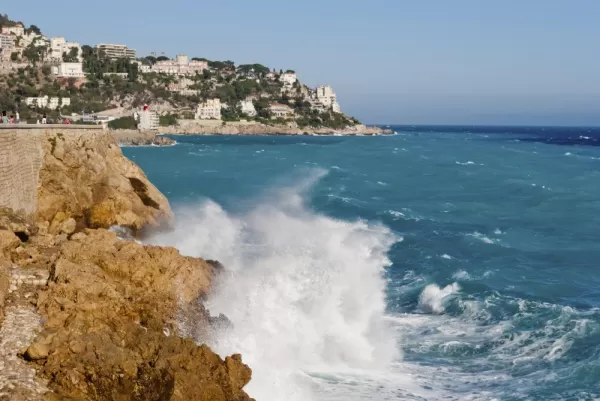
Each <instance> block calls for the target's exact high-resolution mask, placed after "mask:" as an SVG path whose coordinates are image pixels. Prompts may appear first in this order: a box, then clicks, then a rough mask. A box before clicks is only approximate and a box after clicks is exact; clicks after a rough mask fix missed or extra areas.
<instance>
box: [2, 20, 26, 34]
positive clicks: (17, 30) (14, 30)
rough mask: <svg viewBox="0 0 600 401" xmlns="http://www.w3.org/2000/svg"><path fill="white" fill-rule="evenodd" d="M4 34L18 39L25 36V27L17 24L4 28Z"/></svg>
mask: <svg viewBox="0 0 600 401" xmlns="http://www.w3.org/2000/svg"><path fill="white" fill-rule="evenodd" d="M2 33H3V34H5V35H15V36H17V37H19V36H23V35H24V34H25V27H24V26H23V24H20V23H19V24H16V25H15V26H3V27H2Z"/></svg>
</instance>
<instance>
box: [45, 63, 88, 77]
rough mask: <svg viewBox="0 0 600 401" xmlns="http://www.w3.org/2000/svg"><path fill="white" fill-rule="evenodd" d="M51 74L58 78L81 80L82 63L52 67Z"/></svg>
mask: <svg viewBox="0 0 600 401" xmlns="http://www.w3.org/2000/svg"><path fill="white" fill-rule="evenodd" d="M52 73H53V74H54V75H56V76H57V77H58V78H83V77H85V74H84V73H83V63H60V64H59V65H58V66H53V67H52Z"/></svg>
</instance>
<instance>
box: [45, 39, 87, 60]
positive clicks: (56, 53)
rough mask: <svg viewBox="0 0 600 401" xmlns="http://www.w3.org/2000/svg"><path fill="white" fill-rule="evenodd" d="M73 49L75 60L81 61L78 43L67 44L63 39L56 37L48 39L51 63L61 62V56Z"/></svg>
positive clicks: (81, 56)
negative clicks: (74, 49) (75, 55)
mask: <svg viewBox="0 0 600 401" xmlns="http://www.w3.org/2000/svg"><path fill="white" fill-rule="evenodd" d="M74 47H76V48H77V59H78V60H79V61H82V60H83V55H82V54H81V46H80V45H79V43H78V42H67V41H66V40H65V38H63V37H62V36H56V37H54V38H51V39H50V59H51V60H53V61H62V59H63V54H64V53H67V54H69V53H70V52H71V49H73V48H74Z"/></svg>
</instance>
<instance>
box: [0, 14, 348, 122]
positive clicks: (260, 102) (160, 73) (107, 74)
mask: <svg viewBox="0 0 600 401" xmlns="http://www.w3.org/2000/svg"><path fill="white" fill-rule="evenodd" d="M0 22H1V23H2V25H3V27H14V26H18V25H16V24H17V23H16V22H15V21H12V20H10V18H9V17H8V16H6V15H4V16H1V19H0ZM4 29H5V28H4ZM4 29H3V31H4ZM24 32H25V33H24V34H23V35H22V37H21V36H18V34H19V32H17V34H15V33H14V32H12V31H11V32H8V31H7V34H8V35H12V36H10V38H11V39H14V43H15V47H14V49H12V51H11V53H10V56H9V55H8V54H6V52H4V54H2V65H3V67H4V68H0V89H1V91H0V108H2V110H7V111H8V112H9V113H10V112H11V111H12V110H19V112H20V114H21V119H22V120H28V121H30V122H34V121H35V120H36V119H37V118H39V117H40V116H41V115H42V114H46V115H48V117H49V118H51V119H55V118H60V117H61V116H72V115H73V114H77V115H83V114H90V113H100V112H107V111H109V112H108V113H109V114H111V115H113V116H116V117H124V116H131V115H132V114H133V111H134V110H136V109H139V108H140V107H141V106H142V105H144V104H149V105H151V107H152V108H153V110H156V111H158V112H159V113H160V114H161V115H163V117H164V118H163V119H162V121H163V123H164V124H168V123H171V122H173V121H175V120H176V119H193V118H194V117H196V118H198V116H197V115H195V111H196V110H197V109H198V107H199V106H198V105H202V104H204V103H205V102H207V101H211V102H212V101H216V100H217V99H218V101H219V104H220V108H221V115H220V119H222V120H223V121H239V120H256V121H259V122H262V123H270V124H273V123H277V124H288V125H289V124H294V125H297V126H298V127H300V128H303V127H312V128H319V127H326V128H336V129H339V128H344V127H348V126H353V125H355V124H358V123H359V121H358V120H356V119H354V118H352V117H349V116H346V115H345V114H343V113H342V112H341V108H340V107H339V104H338V103H337V98H336V96H335V93H334V92H333V89H332V88H331V87H329V86H323V87H319V88H320V89H319V88H315V89H313V88H310V87H308V86H307V85H305V84H303V83H302V82H300V80H298V78H297V76H296V73H295V72H294V71H291V70H287V71H283V70H279V71H275V70H272V69H270V68H269V67H267V66H264V65H261V64H246V65H236V64H235V63H234V62H232V61H214V60H207V59H206V58H202V57H193V58H191V59H189V60H188V58H187V56H183V55H178V56H177V57H176V58H175V59H170V58H168V57H166V56H160V57H154V56H146V57H138V58H134V57H114V55H110V57H109V55H107V53H106V52H105V51H103V50H102V49H101V48H99V47H98V46H96V47H93V46H90V45H82V46H79V44H78V43H77V42H73V44H74V46H73V47H71V48H67V49H66V50H68V51H64V52H63V53H62V56H60V53H59V58H58V59H57V58H56V54H55V53H56V49H55V48H54V47H53V46H55V45H54V40H55V38H52V39H48V38H46V37H44V36H43V35H42V33H41V31H40V30H39V28H37V27H36V26H34V25H32V26H30V27H29V28H26V29H24ZM27 35H29V36H27ZM60 39H62V40H63V42H64V38H60ZM79 62H80V63H81V69H82V72H83V73H82V74H81V76H79V77H67V78H64V77H63V78H61V76H59V75H57V73H56V71H55V70H57V69H58V66H59V65H60V64H61V63H79ZM165 66H167V67H168V68H167V67H165ZM170 66H173V68H175V69H180V70H181V71H183V70H184V69H185V73H178V72H177V71H179V70H177V71H175V72H173V71H172V70H171V67H170ZM189 66H193V68H191V67H189ZM188 68H190V70H189V71H188ZM44 96H48V98H59V99H62V98H68V99H69V102H68V104H62V105H60V106H58V107H57V108H56V109H50V108H49V106H45V107H44V106H40V105H39V104H36V103H35V101H34V103H33V105H31V104H30V105H29V106H28V105H26V99H27V98H35V97H44ZM31 102H32V100H29V103H31ZM111 110H112V111H111ZM75 118H76V117H75Z"/></svg>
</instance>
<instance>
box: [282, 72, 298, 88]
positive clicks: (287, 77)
mask: <svg viewBox="0 0 600 401" xmlns="http://www.w3.org/2000/svg"><path fill="white" fill-rule="evenodd" d="M279 80H280V81H281V82H282V83H283V85H284V86H293V85H294V84H295V83H296V82H297V81H298V77H297V76H296V73H294V72H284V73H283V74H281V77H280V78H279Z"/></svg>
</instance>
